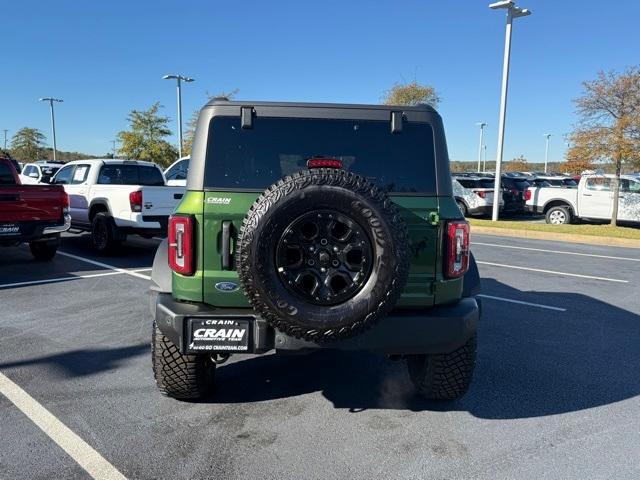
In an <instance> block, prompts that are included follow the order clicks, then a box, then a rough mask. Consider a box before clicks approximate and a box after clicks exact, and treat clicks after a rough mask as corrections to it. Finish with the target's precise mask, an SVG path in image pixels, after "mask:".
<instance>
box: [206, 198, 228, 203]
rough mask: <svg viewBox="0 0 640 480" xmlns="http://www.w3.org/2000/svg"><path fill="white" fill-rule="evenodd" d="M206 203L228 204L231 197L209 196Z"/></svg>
mask: <svg viewBox="0 0 640 480" xmlns="http://www.w3.org/2000/svg"><path fill="white" fill-rule="evenodd" d="M207 203H211V204H213V205H229V204H230V203H231V199H230V198H229V197H209V198H207Z"/></svg>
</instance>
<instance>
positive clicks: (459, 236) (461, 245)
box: [444, 221, 469, 278]
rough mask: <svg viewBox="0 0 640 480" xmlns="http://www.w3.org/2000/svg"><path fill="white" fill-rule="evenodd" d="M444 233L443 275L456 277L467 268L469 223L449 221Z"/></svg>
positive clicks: (462, 273)
mask: <svg viewBox="0 0 640 480" xmlns="http://www.w3.org/2000/svg"><path fill="white" fill-rule="evenodd" d="M446 233H447V235H446V239H445V242H446V245H445V268H444V276H445V277H446V278H458V277H461V276H462V275H464V274H465V273H466V272H467V270H468V269H469V224H468V223H467V222H463V221H455V222H449V223H447V232H446Z"/></svg>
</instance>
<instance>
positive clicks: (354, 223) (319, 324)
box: [236, 168, 409, 343]
mask: <svg viewBox="0 0 640 480" xmlns="http://www.w3.org/2000/svg"><path fill="white" fill-rule="evenodd" d="M408 245H409V241H408V234H407V227H406V225H405V223H404V220H403V219H402V217H401V215H400V213H399V212H398V210H397V208H396V206H395V205H394V204H393V202H392V201H391V200H390V199H389V198H388V197H387V196H386V195H385V193H384V192H383V191H382V190H380V189H379V188H378V187H376V186H375V185H373V184H372V183H370V182H369V181H367V180H366V179H365V178H364V177H361V176H359V175H355V174H353V173H350V172H346V171H344V170H340V169H329V168H321V169H313V170H303V171H301V172H298V173H295V174H293V175H290V176H287V177H285V178H283V179H282V180H280V181H278V182H277V183H276V184H274V185H272V186H271V187H269V188H268V189H267V190H266V191H265V192H264V193H263V194H262V195H260V197H259V198H258V199H257V200H256V201H255V203H254V204H253V206H252V207H251V209H250V210H249V212H248V214H247V216H246V217H245V219H244V221H243V224H242V228H241V230H240V232H239V236H238V244H237V252H236V265H237V269H238V274H239V276H240V282H241V284H242V286H243V289H244V293H245V295H246V296H247V298H248V299H249V302H250V304H251V306H252V307H253V308H254V309H255V310H256V311H257V312H258V313H260V315H262V317H263V318H265V319H266V320H267V321H268V322H269V323H270V324H271V325H272V326H273V327H275V328H277V329H278V330H280V331H282V332H284V333H286V334H288V335H291V336H294V337H296V338H302V339H305V340H311V341H314V342H316V343H323V342H327V341H330V340H335V339H340V338H346V337H350V336H353V335H356V334H357V333H359V332H361V331H363V330H364V329H366V328H368V327H369V326H371V325H373V324H374V323H375V322H376V321H378V320H379V319H380V318H382V317H383V316H384V315H386V314H387V313H388V312H389V311H390V310H391V309H392V308H393V306H394V305H395V303H396V301H397V300H398V298H399V297H400V294H401V293H402V290H403V289H404V286H405V284H406V281H407V276H408V272H409V253H408V251H409V248H408Z"/></svg>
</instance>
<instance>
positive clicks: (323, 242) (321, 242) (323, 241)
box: [320, 238, 329, 245]
mask: <svg viewBox="0 0 640 480" xmlns="http://www.w3.org/2000/svg"><path fill="white" fill-rule="evenodd" d="M327 243H329V242H327V239H326V238H323V239H321V240H320V245H326V244H327Z"/></svg>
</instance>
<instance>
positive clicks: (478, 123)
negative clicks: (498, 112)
mask: <svg viewBox="0 0 640 480" xmlns="http://www.w3.org/2000/svg"><path fill="white" fill-rule="evenodd" d="M476 125H478V126H479V127H480V128H484V127H486V126H487V124H486V123H485V122H476Z"/></svg>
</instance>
